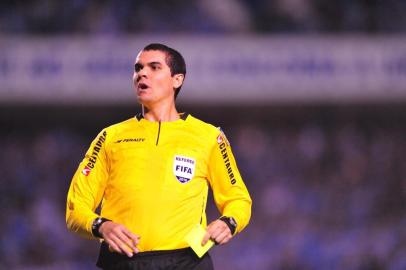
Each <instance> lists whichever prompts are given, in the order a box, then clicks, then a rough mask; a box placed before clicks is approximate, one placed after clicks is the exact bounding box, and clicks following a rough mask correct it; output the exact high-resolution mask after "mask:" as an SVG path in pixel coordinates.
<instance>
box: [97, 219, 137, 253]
mask: <svg viewBox="0 0 406 270" xmlns="http://www.w3.org/2000/svg"><path fill="white" fill-rule="evenodd" d="M99 232H100V234H101V235H102V236H103V239H104V241H106V242H107V244H109V249H110V250H112V251H114V252H117V253H120V254H126V255H127V256H128V257H132V256H133V254H134V253H138V252H139V250H138V248H137V244H138V243H139V241H140V236H139V235H136V234H133V233H132V232H130V231H129V230H128V229H127V228H126V227H124V225H122V224H118V223H115V222H113V221H106V222H104V223H103V224H102V225H101V226H100V228H99Z"/></svg>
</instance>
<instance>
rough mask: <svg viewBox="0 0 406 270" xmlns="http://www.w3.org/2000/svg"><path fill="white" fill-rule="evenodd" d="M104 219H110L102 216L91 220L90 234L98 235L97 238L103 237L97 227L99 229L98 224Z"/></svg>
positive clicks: (104, 220)
mask: <svg viewBox="0 0 406 270" xmlns="http://www.w3.org/2000/svg"><path fill="white" fill-rule="evenodd" d="M106 221H111V220H110V219H107V218H104V217H97V218H95V219H94V220H93V223H92V234H93V236H95V237H98V238H103V236H102V235H101V233H100V231H99V229H100V226H101V225H102V224H103V223H104V222H106Z"/></svg>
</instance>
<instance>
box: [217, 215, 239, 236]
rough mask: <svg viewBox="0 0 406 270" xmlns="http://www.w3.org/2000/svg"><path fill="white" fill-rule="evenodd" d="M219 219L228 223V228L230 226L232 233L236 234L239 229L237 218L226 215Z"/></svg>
mask: <svg viewBox="0 0 406 270" xmlns="http://www.w3.org/2000/svg"><path fill="white" fill-rule="evenodd" d="M219 219H220V220H221V221H224V222H225V223H226V224H227V226H228V228H230V231H231V234H232V235H234V233H235V230H236V229H237V222H236V221H235V219H234V218H233V217H226V216H222V217H220V218H219Z"/></svg>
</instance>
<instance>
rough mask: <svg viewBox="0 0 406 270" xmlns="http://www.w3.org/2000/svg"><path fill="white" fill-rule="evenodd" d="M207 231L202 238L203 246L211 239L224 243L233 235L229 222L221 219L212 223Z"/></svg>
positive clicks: (220, 243) (217, 242)
mask: <svg viewBox="0 0 406 270" xmlns="http://www.w3.org/2000/svg"><path fill="white" fill-rule="evenodd" d="M206 231H207V232H206V234H205V235H204V237H203V240H202V246H204V245H205V244H206V243H207V241H209V239H211V240H213V241H214V242H215V243H216V244H219V245H224V244H225V243H227V242H228V241H230V239H231V238H232V237H233V236H232V234H231V231H230V228H229V227H228V226H227V224H226V223H225V222H224V221H222V220H219V219H217V220H215V221H213V222H212V223H210V224H209V225H208V226H207V229H206Z"/></svg>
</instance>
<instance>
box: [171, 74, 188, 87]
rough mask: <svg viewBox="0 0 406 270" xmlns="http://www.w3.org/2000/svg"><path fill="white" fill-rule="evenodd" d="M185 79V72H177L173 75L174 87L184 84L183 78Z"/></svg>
mask: <svg viewBox="0 0 406 270" xmlns="http://www.w3.org/2000/svg"><path fill="white" fill-rule="evenodd" d="M184 79H185V76H184V75H183V74H175V75H173V77H172V85H173V88H174V89H176V88H179V87H180V86H182V84H183V80H184Z"/></svg>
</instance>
